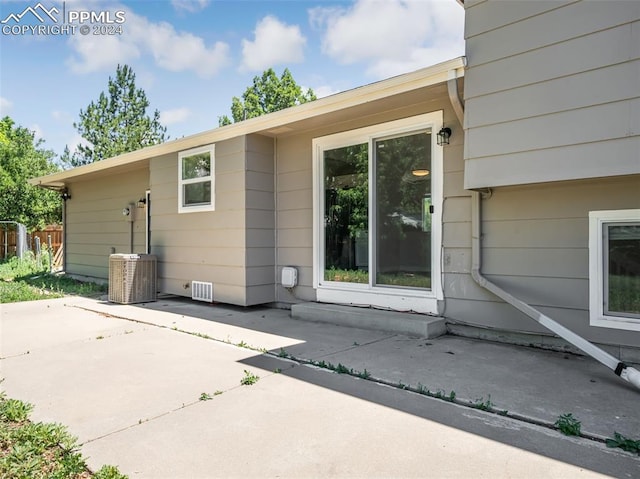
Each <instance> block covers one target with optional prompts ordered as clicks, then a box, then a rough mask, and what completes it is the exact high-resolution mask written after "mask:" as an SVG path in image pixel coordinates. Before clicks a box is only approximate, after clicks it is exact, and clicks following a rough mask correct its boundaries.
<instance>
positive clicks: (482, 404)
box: [471, 395, 493, 411]
mask: <svg viewBox="0 0 640 479" xmlns="http://www.w3.org/2000/svg"><path fill="white" fill-rule="evenodd" d="M471 407H473V408H476V409H480V410H481V411H492V410H493V403H492V402H491V395H489V396H488V397H487V400H486V401H485V400H484V398H480V399H476V402H474V403H473V404H472V405H471Z"/></svg>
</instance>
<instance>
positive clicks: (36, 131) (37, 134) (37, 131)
mask: <svg viewBox="0 0 640 479" xmlns="http://www.w3.org/2000/svg"><path fill="white" fill-rule="evenodd" d="M29 130H31V131H32V132H33V139H34V140H35V141H38V140H41V139H43V138H44V136H43V134H42V128H41V127H40V125H38V124H37V123H34V124H33V125H31V126H30V127H29Z"/></svg>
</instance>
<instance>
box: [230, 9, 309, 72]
mask: <svg viewBox="0 0 640 479" xmlns="http://www.w3.org/2000/svg"><path fill="white" fill-rule="evenodd" d="M306 43H307V39H306V38H305V37H304V36H303V35H302V33H301V31H300V27H299V26H298V25H287V24H285V23H283V22H281V21H280V20H278V19H277V18H276V17H273V16H271V15H268V16H266V17H264V18H263V19H262V20H260V21H259V22H258V23H257V24H256V29H255V30H254V40H253V41H250V40H246V39H243V40H242V67H241V68H242V69H243V70H253V71H262V70H264V69H266V68H269V67H273V66H275V65H278V64H282V63H299V62H301V61H303V60H304V51H303V50H304V46H305V44H306Z"/></svg>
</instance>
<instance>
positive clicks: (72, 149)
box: [65, 133, 91, 154]
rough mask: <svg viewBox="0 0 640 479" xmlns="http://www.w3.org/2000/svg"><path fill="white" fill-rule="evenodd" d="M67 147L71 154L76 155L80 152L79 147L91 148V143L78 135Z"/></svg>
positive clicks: (72, 138)
mask: <svg viewBox="0 0 640 479" xmlns="http://www.w3.org/2000/svg"><path fill="white" fill-rule="evenodd" d="M65 145H66V146H68V147H69V151H70V152H71V154H74V153H76V152H77V151H78V145H83V146H91V143H89V142H88V141H87V140H85V139H84V138H83V137H81V136H80V135H79V134H77V133H76V134H75V135H74V136H73V137H71V138H70V139H69V141H68V142H67V143H66V144H65Z"/></svg>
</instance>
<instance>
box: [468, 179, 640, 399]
mask: <svg viewBox="0 0 640 479" xmlns="http://www.w3.org/2000/svg"><path fill="white" fill-rule="evenodd" d="M481 221H482V198H481V193H479V192H477V191H473V192H472V193H471V277H472V278H473V279H474V281H475V282H476V283H478V284H479V285H480V286H482V287H483V288H485V289H487V290H488V291H491V292H492V293H493V294H495V295H496V296H497V297H499V298H500V299H502V300H504V301H506V302H507V303H509V304H510V305H511V306H513V307H514V308H516V309H517V310H519V311H521V312H523V313H524V314H526V315H527V316H529V317H530V318H532V319H534V320H535V321H537V322H538V323H540V324H541V325H542V326H544V327H545V328H547V329H549V330H550V331H552V332H554V333H555V334H557V335H558V336H560V337H561V338H563V339H564V340H566V341H568V342H569V343H571V344H573V345H574V346H575V347H577V348H579V349H580V350H582V351H584V352H585V353H586V354H588V355H589V356H591V357H592V358H594V359H595V360H596V361H598V362H600V363H602V364H604V365H605V366H606V367H608V368H609V369H611V370H612V371H614V372H615V373H616V374H617V375H618V376H620V377H621V378H622V379H624V380H625V381H627V382H630V383H631V384H633V385H634V386H635V387H637V388H639V389H640V371H638V370H637V369H635V368H632V367H630V366H627V365H626V364H624V363H623V362H621V361H619V360H617V359H616V358H615V357H613V356H612V355H611V354H609V353H607V352H606V351H603V350H602V349H600V348H599V347H597V346H596V345H594V344H592V343H590V342H589V341H587V340H586V339H584V338H583V337H581V336H578V335H577V334H576V333H574V332H573V331H571V330H569V329H567V328H565V327H564V326H562V325H561V324H559V323H557V322H556V321H554V320H553V319H551V318H549V317H548V316H546V315H544V314H542V313H541V312H540V311H538V310H537V309H535V308H532V307H531V306H529V305H528V304H526V303H525V302H524V301H521V300H519V299H518V298H516V297H515V296H513V295H511V294H509V293H507V292H506V291H505V290H503V289H502V288H500V287H499V286H497V285H496V284H494V283H492V282H491V281H489V280H488V279H487V278H485V277H484V276H482V272H481V266H482V262H481V256H480V238H481Z"/></svg>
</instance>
